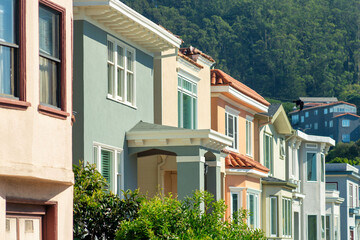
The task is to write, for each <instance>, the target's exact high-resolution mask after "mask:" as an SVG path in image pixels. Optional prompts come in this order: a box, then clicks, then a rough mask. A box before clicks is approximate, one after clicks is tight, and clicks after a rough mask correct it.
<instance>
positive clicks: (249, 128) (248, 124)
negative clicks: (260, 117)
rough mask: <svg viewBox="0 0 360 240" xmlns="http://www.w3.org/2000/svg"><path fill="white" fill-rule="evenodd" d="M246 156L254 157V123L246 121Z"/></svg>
mask: <svg viewBox="0 0 360 240" xmlns="http://www.w3.org/2000/svg"><path fill="white" fill-rule="evenodd" d="M246 154H247V155H249V156H252V122H251V121H250V120H246Z"/></svg>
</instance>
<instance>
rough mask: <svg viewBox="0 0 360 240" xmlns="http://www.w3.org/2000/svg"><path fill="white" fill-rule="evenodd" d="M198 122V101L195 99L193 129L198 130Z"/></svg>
mask: <svg viewBox="0 0 360 240" xmlns="http://www.w3.org/2000/svg"><path fill="white" fill-rule="evenodd" d="M196 121H197V101H196V98H193V125H192V128H193V129H196V127H197V124H196Z"/></svg>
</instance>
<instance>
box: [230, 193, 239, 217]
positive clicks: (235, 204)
mask: <svg viewBox="0 0 360 240" xmlns="http://www.w3.org/2000/svg"><path fill="white" fill-rule="evenodd" d="M231 199H232V214H233V213H235V212H236V211H238V210H239V206H238V201H239V199H238V194H237V193H232V194H231Z"/></svg>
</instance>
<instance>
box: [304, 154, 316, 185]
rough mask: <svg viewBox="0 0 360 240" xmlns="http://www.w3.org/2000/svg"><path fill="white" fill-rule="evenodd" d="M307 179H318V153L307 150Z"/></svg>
mask: <svg viewBox="0 0 360 240" xmlns="http://www.w3.org/2000/svg"><path fill="white" fill-rule="evenodd" d="M306 157H307V159H306V167H307V180H308V181H317V173H316V153H312V152H307V154H306Z"/></svg>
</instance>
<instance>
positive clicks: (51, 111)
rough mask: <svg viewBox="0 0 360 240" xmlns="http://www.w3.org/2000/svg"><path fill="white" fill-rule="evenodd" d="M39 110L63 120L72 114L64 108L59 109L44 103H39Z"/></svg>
mask: <svg viewBox="0 0 360 240" xmlns="http://www.w3.org/2000/svg"><path fill="white" fill-rule="evenodd" d="M38 111H39V113H41V114H44V115H46V116H49V117H54V118H58V119H62V120H65V119H66V118H67V117H68V116H70V114H69V113H67V112H64V111H62V110H57V109H55V108H52V107H48V106H44V105H39V107H38Z"/></svg>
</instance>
